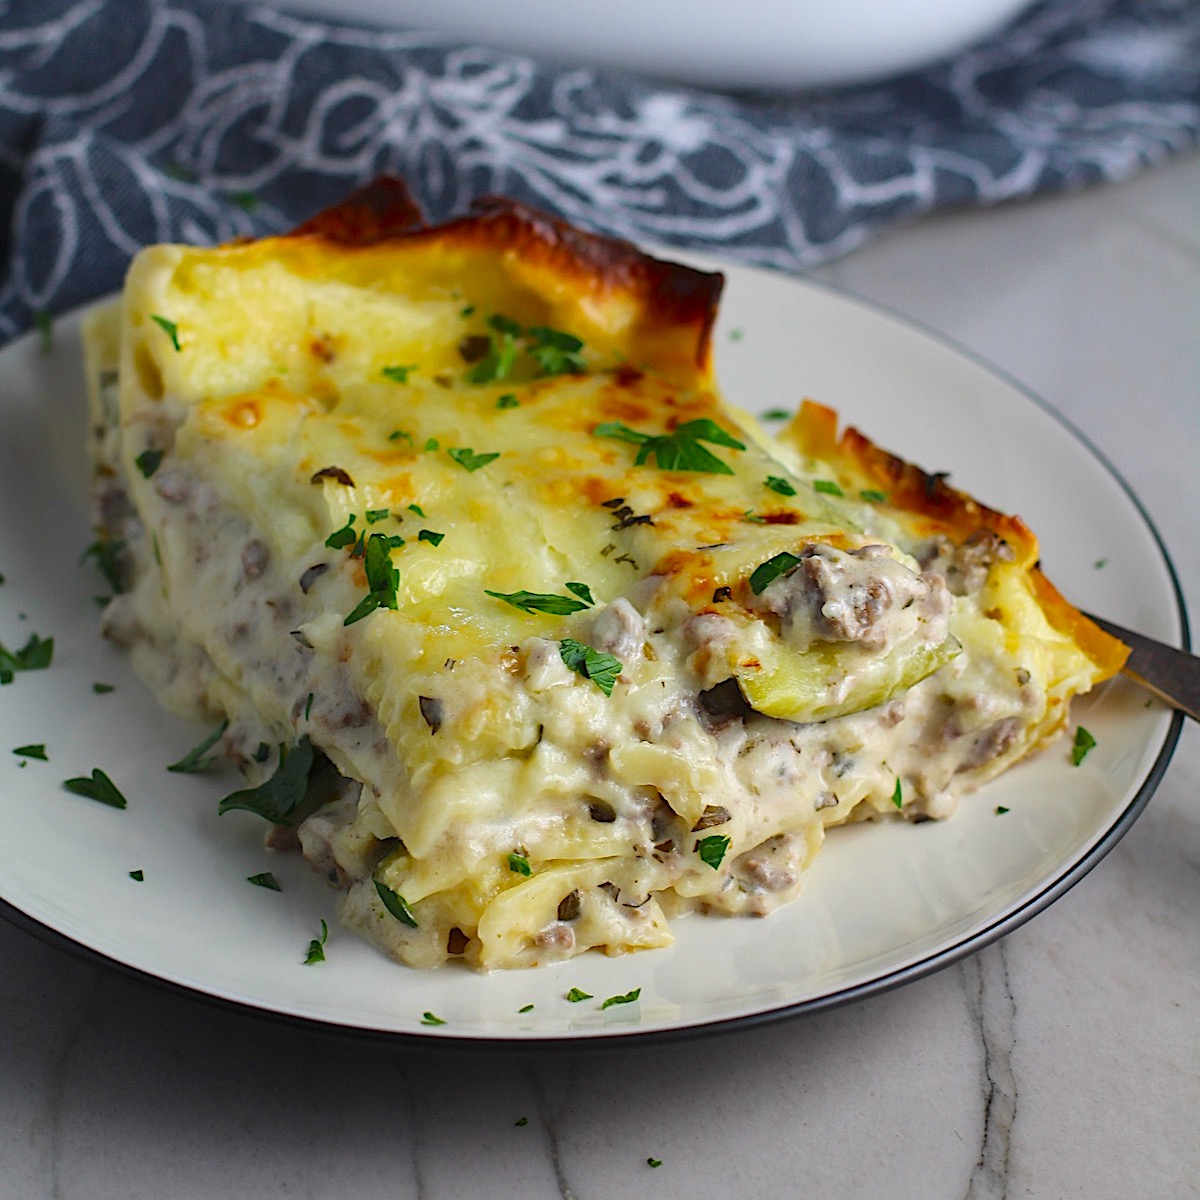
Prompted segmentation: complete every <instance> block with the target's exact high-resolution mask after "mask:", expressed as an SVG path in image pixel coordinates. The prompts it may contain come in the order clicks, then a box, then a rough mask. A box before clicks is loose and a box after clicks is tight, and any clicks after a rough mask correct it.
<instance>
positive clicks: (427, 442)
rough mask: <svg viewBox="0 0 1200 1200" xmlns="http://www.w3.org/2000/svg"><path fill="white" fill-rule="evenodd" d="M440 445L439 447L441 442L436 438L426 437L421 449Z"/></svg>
mask: <svg viewBox="0 0 1200 1200" xmlns="http://www.w3.org/2000/svg"><path fill="white" fill-rule="evenodd" d="M440 447H441V443H440V442H439V441H438V440H437V438H426V439H425V445H424V446H423V447H422V449H423V450H437V449H439V448H440Z"/></svg>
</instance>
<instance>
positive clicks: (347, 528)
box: [325, 513, 358, 550]
mask: <svg viewBox="0 0 1200 1200" xmlns="http://www.w3.org/2000/svg"><path fill="white" fill-rule="evenodd" d="M357 520H358V517H357V516H355V514H354V513H351V514H350V516H349V517H348V518H347V520H346V523H345V525H343V526H342V527H341V529H335V530H334V531H333V532H332V533H331V534H330V535H329V536H328V537H327V538H326V539H325V545H327V546H328V547H329V548H330V549H331V550H341V549H342V548H343V547H345V546H352V545H353V544H354V543H355V542H357V541H358V531H357V530H356V529H355V528H354V522H355V521H357Z"/></svg>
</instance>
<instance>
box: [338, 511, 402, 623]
mask: <svg viewBox="0 0 1200 1200" xmlns="http://www.w3.org/2000/svg"><path fill="white" fill-rule="evenodd" d="M363 567H364V569H365V571H366V573H367V589H368V590H367V594H366V595H365V596H364V597H363V598H362V599H361V600H360V601H359V602H358V604H357V605H356V606H355V608H354V611H353V612H351V613H350V615H349V616H348V617H346V619H345V620H344V621H343V622H342V624H343V625H353V624H354V622H355V621H361V620H362V619H363V617H365V616H367V615H369V614H370V613H373V612H374V611H375V610H376V609H377V608H390V609H395V607H396V585H397V584H398V583H399V582H400V572H399V571H397V570H396V568H395V567H393V566H392V542H391V539H390V538H387V537H385V536H384V535H383V534H382V533H373V534H371V536H370V538H369V539H368V540H367V549H366V554H365V555H364V558H363Z"/></svg>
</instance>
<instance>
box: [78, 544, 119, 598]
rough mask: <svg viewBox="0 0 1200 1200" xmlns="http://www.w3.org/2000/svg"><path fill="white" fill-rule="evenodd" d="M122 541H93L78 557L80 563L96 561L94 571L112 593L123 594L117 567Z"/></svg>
mask: <svg viewBox="0 0 1200 1200" xmlns="http://www.w3.org/2000/svg"><path fill="white" fill-rule="evenodd" d="M124 546H125V543H124V542H122V541H116V542H108V541H95V542H93V543H92V544H91V545H90V546H89V547H88V548H87V549H86V550H85V551H84V552H83V554H82V555H80V559H79V561H80V562H86V561H87V560H88V559H89V558H94V559H95V560H96V569H97V570H98V571H99V572H100V574H101V575H103V576H104V578H105V581H106V582H107V583H108V585H109V587H111V588H112V590H113V591H114V592H123V591H124V590H125V587H124V585H123V583H122V581H121V571H120V568H119V567H118V566H117V555H118V554H119V553H120V552H121V550H122V549H123V548H124Z"/></svg>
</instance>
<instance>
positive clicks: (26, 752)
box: [13, 742, 50, 762]
mask: <svg viewBox="0 0 1200 1200" xmlns="http://www.w3.org/2000/svg"><path fill="white" fill-rule="evenodd" d="M13 753H14V754H16V755H19V756H20V757H21V758H36V759H37V760H38V761H39V762H49V761H50V759H49V758H48V757H47V755H46V746H45V743H44V742H34V743H31V744H30V745H28V746H16V747H14V749H13Z"/></svg>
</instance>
